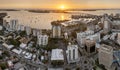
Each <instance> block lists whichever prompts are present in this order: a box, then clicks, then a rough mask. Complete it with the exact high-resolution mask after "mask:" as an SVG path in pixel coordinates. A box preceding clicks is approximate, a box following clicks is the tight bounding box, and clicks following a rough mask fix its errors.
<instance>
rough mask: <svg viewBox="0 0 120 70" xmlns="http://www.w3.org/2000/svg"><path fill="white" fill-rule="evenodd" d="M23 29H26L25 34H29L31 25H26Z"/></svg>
mask: <svg viewBox="0 0 120 70" xmlns="http://www.w3.org/2000/svg"><path fill="white" fill-rule="evenodd" d="M25 30H26V34H27V35H30V34H31V27H29V26H26V27H25Z"/></svg>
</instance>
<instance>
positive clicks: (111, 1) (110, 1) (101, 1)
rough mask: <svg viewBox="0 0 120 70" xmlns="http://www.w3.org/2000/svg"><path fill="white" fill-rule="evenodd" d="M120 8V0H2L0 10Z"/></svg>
mask: <svg viewBox="0 0 120 70" xmlns="http://www.w3.org/2000/svg"><path fill="white" fill-rule="evenodd" d="M61 6H64V7H65V9H76V8H79V9H91V8H120V0H0V8H35V9H37V8H45V9H60V7H61Z"/></svg>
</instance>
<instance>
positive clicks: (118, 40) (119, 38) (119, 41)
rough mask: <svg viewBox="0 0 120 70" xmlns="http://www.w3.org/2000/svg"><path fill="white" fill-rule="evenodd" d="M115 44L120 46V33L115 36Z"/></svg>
mask: <svg viewBox="0 0 120 70" xmlns="http://www.w3.org/2000/svg"><path fill="white" fill-rule="evenodd" d="M117 42H118V44H120V33H118V34H117Z"/></svg>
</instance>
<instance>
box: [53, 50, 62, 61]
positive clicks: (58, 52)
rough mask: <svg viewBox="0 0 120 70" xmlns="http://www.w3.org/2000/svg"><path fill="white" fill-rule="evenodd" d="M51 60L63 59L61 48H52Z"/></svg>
mask: <svg viewBox="0 0 120 70" xmlns="http://www.w3.org/2000/svg"><path fill="white" fill-rule="evenodd" d="M51 60H64V56H63V50H62V49H53V50H52V56H51Z"/></svg>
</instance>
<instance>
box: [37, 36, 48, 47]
mask: <svg viewBox="0 0 120 70" xmlns="http://www.w3.org/2000/svg"><path fill="white" fill-rule="evenodd" d="M37 37H38V45H47V44H48V36H47V35H38V36H37Z"/></svg>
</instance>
